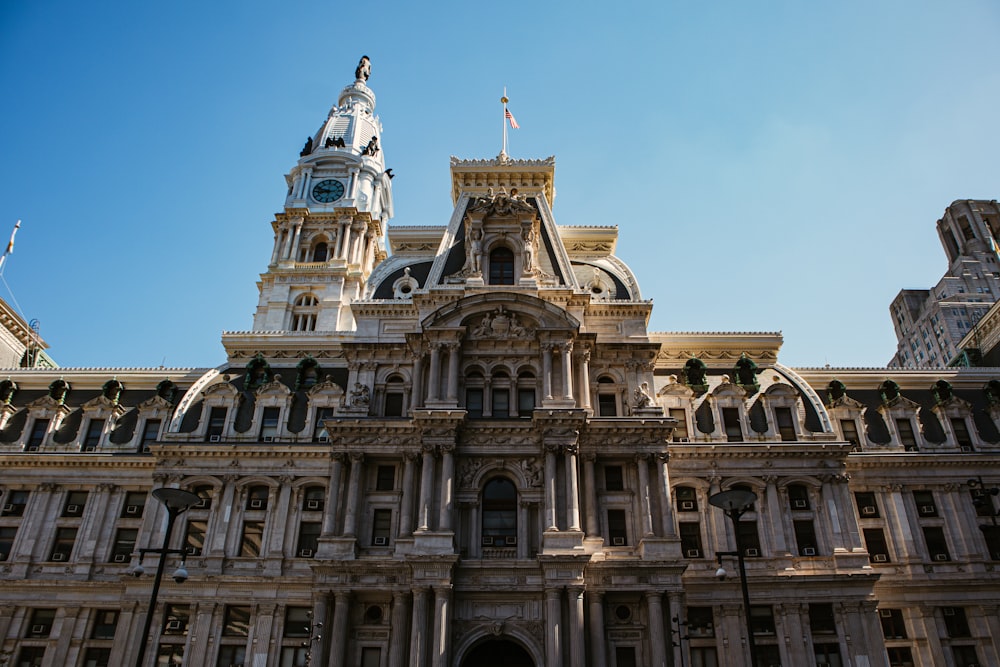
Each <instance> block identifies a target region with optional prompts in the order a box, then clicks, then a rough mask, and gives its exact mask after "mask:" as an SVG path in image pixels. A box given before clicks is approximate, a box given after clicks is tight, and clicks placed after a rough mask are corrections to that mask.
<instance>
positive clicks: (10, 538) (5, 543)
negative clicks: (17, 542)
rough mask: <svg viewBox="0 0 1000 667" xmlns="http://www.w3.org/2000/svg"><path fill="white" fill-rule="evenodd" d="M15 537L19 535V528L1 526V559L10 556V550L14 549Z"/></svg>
mask: <svg viewBox="0 0 1000 667" xmlns="http://www.w3.org/2000/svg"><path fill="white" fill-rule="evenodd" d="M15 537H17V528H0V561H4V560H7V559H8V558H10V552H11V551H13V549H14V538H15Z"/></svg>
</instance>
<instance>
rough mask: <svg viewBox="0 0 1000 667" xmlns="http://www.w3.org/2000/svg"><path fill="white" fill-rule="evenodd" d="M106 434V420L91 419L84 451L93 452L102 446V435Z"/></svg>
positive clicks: (84, 440) (85, 438)
mask: <svg viewBox="0 0 1000 667" xmlns="http://www.w3.org/2000/svg"><path fill="white" fill-rule="evenodd" d="M102 433H104V420H103V419H91V420H90V422H89V423H88V424H87V435H86V436H85V437H84V439H83V451H85V452H92V451H94V450H95V449H97V446H98V445H99V444H101V434H102Z"/></svg>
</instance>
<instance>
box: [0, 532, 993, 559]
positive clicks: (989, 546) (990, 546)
mask: <svg viewBox="0 0 1000 667" xmlns="http://www.w3.org/2000/svg"><path fill="white" fill-rule="evenodd" d="M979 530H981V531H983V539H985V540H986V549H987V550H988V551H989V552H990V560H1000V526H980V527H979ZM2 550H3V547H2V546H0V551H2Z"/></svg>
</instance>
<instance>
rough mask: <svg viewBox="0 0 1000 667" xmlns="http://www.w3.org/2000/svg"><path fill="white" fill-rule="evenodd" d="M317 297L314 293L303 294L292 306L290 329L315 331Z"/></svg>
mask: <svg viewBox="0 0 1000 667" xmlns="http://www.w3.org/2000/svg"><path fill="white" fill-rule="evenodd" d="M318 310H319V299H317V298H316V296H315V295H314V294H303V295H301V296H300V297H298V298H297V299H295V304H294V305H293V306H292V331H315V330H316V313H317V311H318Z"/></svg>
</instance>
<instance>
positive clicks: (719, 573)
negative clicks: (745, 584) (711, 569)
mask: <svg viewBox="0 0 1000 667" xmlns="http://www.w3.org/2000/svg"><path fill="white" fill-rule="evenodd" d="M726 574H727V573H726V568H724V567H722V566H721V565H720V566H719V569H718V570H716V571H715V578H716V579H718V580H719V581H725V580H726Z"/></svg>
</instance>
